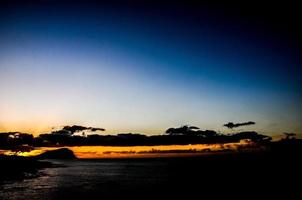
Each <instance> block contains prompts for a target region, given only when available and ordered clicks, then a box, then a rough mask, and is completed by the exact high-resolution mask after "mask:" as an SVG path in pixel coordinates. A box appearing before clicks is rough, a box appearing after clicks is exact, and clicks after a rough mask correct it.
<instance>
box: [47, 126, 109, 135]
mask: <svg viewBox="0 0 302 200" xmlns="http://www.w3.org/2000/svg"><path fill="white" fill-rule="evenodd" d="M80 131H92V132H96V131H105V129H104V128H96V127H86V126H79V125H72V126H64V127H63V128H62V129H61V130H58V131H53V132H52V133H53V134H63V135H73V134H74V133H76V132H80Z"/></svg>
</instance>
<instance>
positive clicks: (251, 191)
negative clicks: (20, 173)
mask: <svg viewBox="0 0 302 200" xmlns="http://www.w3.org/2000/svg"><path fill="white" fill-rule="evenodd" d="M300 161H301V151H300V147H299V148H297V147H296V148H293V149H290V148H289V149H288V148H287V150H286V151H284V150H283V151H278V150H274V151H268V152H258V153H255V152H253V153H220V154H216V155H209V156H203V157H186V158H157V159H154V158H152V159H112V160H108V159H107V160H52V162H53V163H54V164H59V166H57V167H46V168H40V169H39V170H38V171H39V172H40V175H39V176H37V177H32V178H29V179H24V180H19V181H5V182H4V183H3V184H2V185H1V186H0V199H3V200H5V199H109V198H111V197H121V198H124V199H125V198H126V197H127V198H128V197H130V198H132V199H133V198H135V199H150V198H163V197H168V198H175V197H176V198H183V199H188V198H191V197H192V198H194V199H196V198H197V199H203V198H204V199H206V198H208V197H209V195H210V197H212V198H217V197H223V198H235V199H236V198H237V199H246V198H257V199H262V198H272V197H281V198H286V199H296V198H297V197H298V196H300V188H301V180H302V179H301V178H302V176H301V169H302V164H301V162H300ZM62 165H64V166H62ZM1 170H2V168H1ZM2 171H3V170H2ZM1 175H3V173H1ZM297 195H298V196H297Z"/></svg>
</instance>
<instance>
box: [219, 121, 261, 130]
mask: <svg viewBox="0 0 302 200" xmlns="http://www.w3.org/2000/svg"><path fill="white" fill-rule="evenodd" d="M254 124H256V123H255V122H252V121H249V122H243V123H233V122H229V123H227V124H224V125H223V126H225V127H227V128H230V129H232V128H237V127H240V126H250V125H254Z"/></svg>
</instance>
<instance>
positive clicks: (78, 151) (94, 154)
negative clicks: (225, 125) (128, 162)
mask: <svg viewBox="0 0 302 200" xmlns="http://www.w3.org/2000/svg"><path fill="white" fill-rule="evenodd" d="M248 144H251V142H250V141H246V140H243V141H240V142H238V143H227V144H194V145H161V146H73V147H67V148H69V149H70V150H72V151H73V152H74V154H75V155H76V156H77V157H78V158H85V159H88V158H91V159H92V158H93V159H95V158H148V157H175V156H192V155H197V154H205V152H209V151H211V152H213V151H219V150H237V149H238V147H242V146H246V145H248ZM59 148H62V147H39V148H36V149H35V150H32V151H30V152H12V151H5V152H4V154H5V155H18V156H36V155H39V154H41V153H43V152H45V151H49V150H55V149H59Z"/></svg>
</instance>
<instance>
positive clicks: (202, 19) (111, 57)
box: [0, 1, 302, 134]
mask: <svg viewBox="0 0 302 200" xmlns="http://www.w3.org/2000/svg"><path fill="white" fill-rule="evenodd" d="M42 2H43V1H42ZM47 2H48V1H44V3H39V4H38V3H37V4H34V3H27V4H25V3H23V4H21V3H18V4H13V3H6V4H1V8H0V132H3V131H23V132H29V133H33V134H38V133H41V132H47V131H49V130H51V128H52V127H58V126H63V125H73V124H79V125H83V126H94V127H103V128H106V129H107V131H106V132H105V133H110V134H111V133H118V132H140V133H147V134H160V133H163V132H164V131H165V130H166V129H167V128H169V127H176V126H180V125H185V124H191V125H195V126H198V127H200V128H201V129H214V130H217V131H222V132H228V130H226V128H224V127H223V126H222V125H223V124H224V123H226V122H244V121H255V122H256V125H254V126H250V127H246V128H242V129H244V130H256V131H259V132H263V133H269V134H281V133H282V132H296V133H302V123H301V121H302V114H301V107H302V89H301V81H302V78H301V75H302V69H301V63H302V62H301V40H300V39H299V38H298V35H299V33H297V32H294V30H292V28H293V27H292V26H291V24H292V23H295V22H296V21H297V19H295V18H293V19H292V18H291V17H295V13H293V16H282V15H281V14H280V12H278V17H279V18H278V19H274V12H276V13H277V11H270V13H269V14H268V15H266V14H263V13H265V12H266V11H264V10H263V9H264V8H263V9H260V8H259V9H260V10H258V11H257V12H255V13H254V12H253V13H248V14H246V15H243V14H242V13H241V12H240V11H239V10H238V9H236V8H233V7H232V6H229V7H228V8H227V9H225V8H222V7H217V6H214V5H198V6H195V5H191V4H181V3H179V4H178V3H171V2H170V3H165V4H161V3H159V2H157V3H153V4H148V3H141V4H139V3H136V4H135V5H134V4H133V5H132V4H131V2H124V3H119V4H115V5H114V6H113V5H112V4H110V3H90V4H77V3H74V4H71V3H49V2H48V3H47ZM243 9H244V8H243ZM284 9H287V8H284ZM272 10H274V9H272ZM257 13H258V14H257ZM271 15H272V16H271ZM277 22H278V23H277ZM238 130H241V128H239V129H238Z"/></svg>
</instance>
